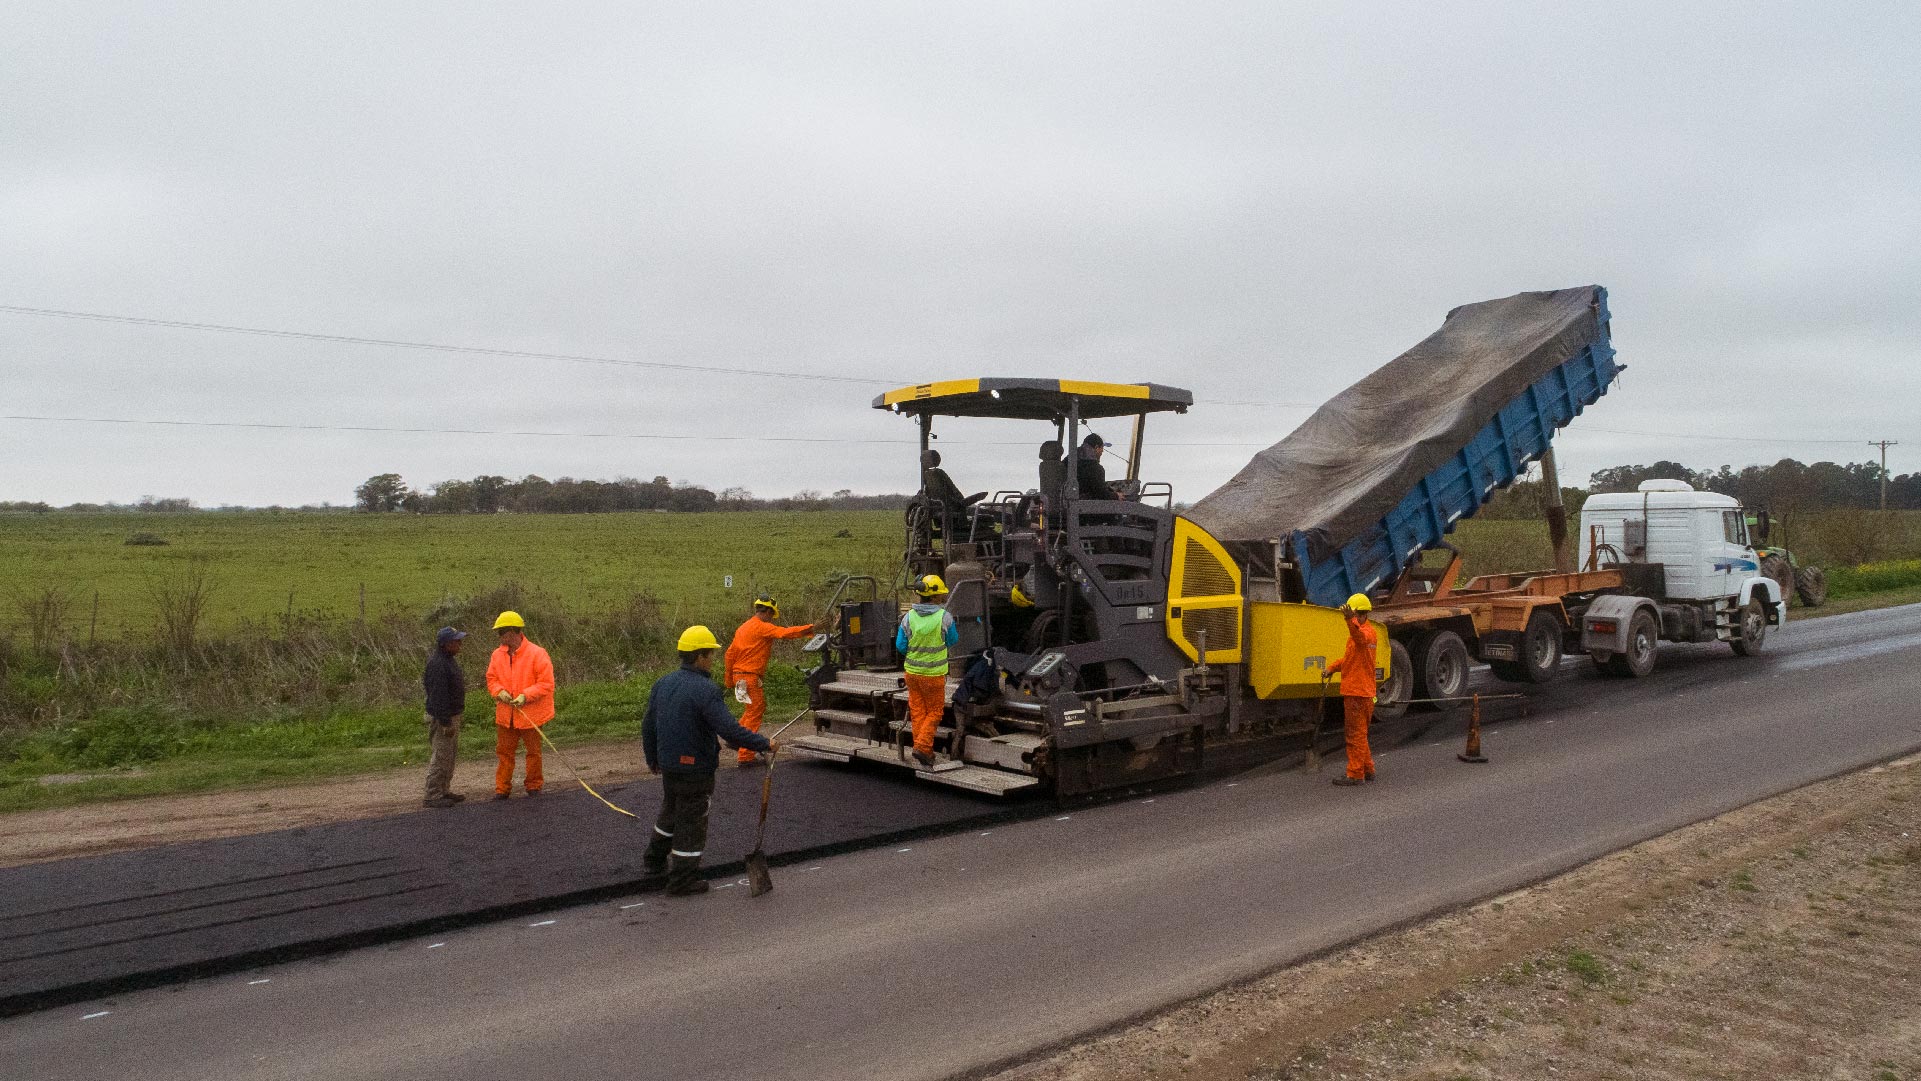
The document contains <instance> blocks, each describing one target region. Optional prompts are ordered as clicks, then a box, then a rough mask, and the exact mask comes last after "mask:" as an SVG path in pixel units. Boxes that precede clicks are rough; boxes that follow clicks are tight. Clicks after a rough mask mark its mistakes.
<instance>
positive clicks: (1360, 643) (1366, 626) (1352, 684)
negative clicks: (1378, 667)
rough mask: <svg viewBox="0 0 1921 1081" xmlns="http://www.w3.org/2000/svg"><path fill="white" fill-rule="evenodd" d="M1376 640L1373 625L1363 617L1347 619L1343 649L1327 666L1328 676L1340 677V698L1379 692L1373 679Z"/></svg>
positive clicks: (1366, 695) (1368, 696)
mask: <svg viewBox="0 0 1921 1081" xmlns="http://www.w3.org/2000/svg"><path fill="white" fill-rule="evenodd" d="M1378 641H1379V639H1378V638H1377V637H1376V635H1375V633H1374V624H1372V623H1369V622H1368V621H1367V620H1365V619H1350V620H1348V621H1347V652H1346V653H1345V654H1343V655H1342V656H1341V659H1340V660H1338V661H1335V662H1334V663H1333V664H1330V665H1328V666H1327V673H1328V675H1336V674H1338V675H1339V676H1340V677H1341V697H1343V698H1372V697H1374V696H1375V695H1377V694H1379V693H1381V689H1380V687H1379V686H1378V685H1377V684H1376V681H1375V679H1374V645H1375V643H1376V642H1378Z"/></svg>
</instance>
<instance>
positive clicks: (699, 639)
mask: <svg viewBox="0 0 1921 1081" xmlns="http://www.w3.org/2000/svg"><path fill="white" fill-rule="evenodd" d="M674 648H676V649H678V650H680V651H681V652H682V653H694V652H698V651H699V650H703V649H719V648H720V639H718V638H715V637H714V632H713V631H710V630H708V629H707V628H705V627H703V626H700V625H699V624H695V625H694V626H692V627H689V628H687V629H686V630H684V631H682V632H680V644H679V645H677V646H675V647H674Z"/></svg>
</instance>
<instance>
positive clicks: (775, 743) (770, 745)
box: [767, 739, 780, 755]
mask: <svg viewBox="0 0 1921 1081" xmlns="http://www.w3.org/2000/svg"><path fill="white" fill-rule="evenodd" d="M778 750H780V741H779V740H777V739H770V740H768V741H767V753H768V754H770V755H771V754H773V753H774V752H776V751H778Z"/></svg>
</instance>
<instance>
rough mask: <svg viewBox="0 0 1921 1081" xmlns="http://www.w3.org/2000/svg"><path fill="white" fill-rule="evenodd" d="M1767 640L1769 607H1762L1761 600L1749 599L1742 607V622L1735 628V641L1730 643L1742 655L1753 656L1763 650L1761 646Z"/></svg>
mask: <svg viewBox="0 0 1921 1081" xmlns="http://www.w3.org/2000/svg"><path fill="white" fill-rule="evenodd" d="M1767 640H1768V613H1767V609H1765V608H1762V607H1761V602H1760V601H1759V600H1752V601H1749V602H1748V603H1747V604H1745V605H1743V606H1742V607H1741V624H1740V626H1739V627H1737V628H1736V629H1735V636H1734V641H1732V642H1729V643H1728V644H1729V645H1731V646H1733V647H1734V652H1736V653H1739V654H1740V655H1741V656H1743V657H1752V656H1754V655H1755V654H1756V653H1759V652H1761V646H1762V645H1763V644H1765V643H1766V642H1767Z"/></svg>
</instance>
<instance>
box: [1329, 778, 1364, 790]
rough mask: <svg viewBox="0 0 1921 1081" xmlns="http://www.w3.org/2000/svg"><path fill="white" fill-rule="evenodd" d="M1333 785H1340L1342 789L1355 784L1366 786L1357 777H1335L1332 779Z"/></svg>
mask: <svg viewBox="0 0 1921 1081" xmlns="http://www.w3.org/2000/svg"><path fill="white" fill-rule="evenodd" d="M1334 783H1335V784H1337V785H1340V786H1341V787H1342V788H1348V787H1351V786H1353V785H1357V784H1366V783H1367V782H1366V781H1365V780H1362V779H1361V778H1359V777H1336V778H1334Z"/></svg>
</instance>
